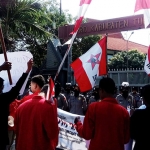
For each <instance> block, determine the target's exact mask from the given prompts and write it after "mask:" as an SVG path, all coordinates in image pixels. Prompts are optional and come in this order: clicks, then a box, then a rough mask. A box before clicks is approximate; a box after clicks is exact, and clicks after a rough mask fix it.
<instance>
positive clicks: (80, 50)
mask: <svg viewBox="0 0 150 150" xmlns="http://www.w3.org/2000/svg"><path fill="white" fill-rule="evenodd" d="M98 40H100V36H94V35H91V36H86V37H83V38H79V39H76V40H75V42H74V44H73V48H72V60H73V61H74V60H75V59H77V58H78V57H80V56H81V55H83V54H84V53H86V52H87V51H88V50H89V49H90V48H91V47H92V46H93V45H94V44H96V43H97V42H98Z"/></svg>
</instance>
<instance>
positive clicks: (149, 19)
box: [134, 0, 150, 28]
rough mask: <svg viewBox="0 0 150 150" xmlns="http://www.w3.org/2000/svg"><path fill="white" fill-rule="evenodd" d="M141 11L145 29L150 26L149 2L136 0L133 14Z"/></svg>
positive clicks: (149, 0)
mask: <svg viewBox="0 0 150 150" xmlns="http://www.w3.org/2000/svg"><path fill="white" fill-rule="evenodd" d="M140 10H143V12H144V24H145V28H147V27H148V25H149V24H150V0H136V4H135V10H134V12H138V11H140Z"/></svg>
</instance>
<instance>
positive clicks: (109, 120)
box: [75, 78, 130, 150]
mask: <svg viewBox="0 0 150 150" xmlns="http://www.w3.org/2000/svg"><path fill="white" fill-rule="evenodd" d="M114 91H115V83H114V81H113V80H112V79H111V78H102V79H101V80H100V82H99V94H100V99H101V101H100V102H93V103H92V104H90V105H89V108H88V110H87V112H86V115H85V119H84V122H83V125H82V123H81V121H80V119H79V117H77V118H75V125H76V130H77V132H78V133H79V135H80V136H81V137H82V138H84V139H86V140H90V145H89V150H124V144H126V143H128V141H129V139H130V136H129V113H128V112H127V110H126V109H125V108H124V107H122V106H120V105H119V104H118V102H117V100H116V99H115V98H113V95H114Z"/></svg>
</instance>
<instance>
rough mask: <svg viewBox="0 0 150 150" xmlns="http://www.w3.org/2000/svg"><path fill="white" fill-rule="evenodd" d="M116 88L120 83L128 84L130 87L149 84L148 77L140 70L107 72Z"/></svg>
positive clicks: (149, 79)
mask: <svg viewBox="0 0 150 150" xmlns="http://www.w3.org/2000/svg"><path fill="white" fill-rule="evenodd" d="M108 74H109V77H110V78H112V79H113V80H114V81H115V83H116V86H117V87H119V86H120V85H121V83H122V82H129V84H130V86H136V87H142V86H144V85H145V84H149V83H150V77H149V76H148V75H147V74H146V72H145V71H144V70H140V69H130V70H127V69H120V70H119V69H112V70H109V72H108Z"/></svg>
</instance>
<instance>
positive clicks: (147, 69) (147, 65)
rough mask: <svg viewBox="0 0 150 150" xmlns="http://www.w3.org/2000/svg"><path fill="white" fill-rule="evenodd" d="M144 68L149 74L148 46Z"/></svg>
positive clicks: (149, 54) (149, 50)
mask: <svg viewBox="0 0 150 150" xmlns="http://www.w3.org/2000/svg"><path fill="white" fill-rule="evenodd" d="M144 70H145V72H146V73H147V74H148V75H149V76H150V46H149V48H148V52H147V56H146V60H145V65H144Z"/></svg>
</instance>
